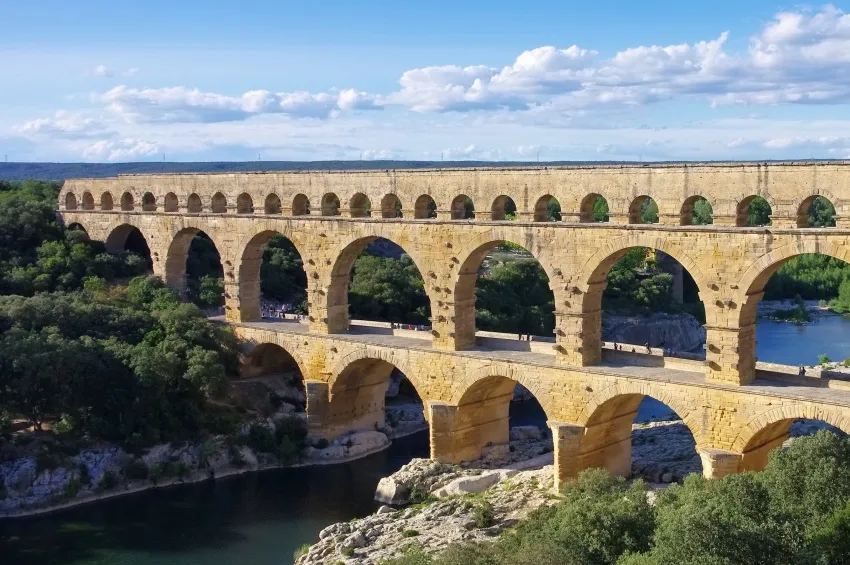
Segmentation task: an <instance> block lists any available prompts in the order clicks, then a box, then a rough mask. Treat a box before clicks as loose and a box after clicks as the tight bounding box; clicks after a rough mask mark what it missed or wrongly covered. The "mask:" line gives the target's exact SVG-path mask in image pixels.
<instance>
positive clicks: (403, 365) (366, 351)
mask: <svg viewBox="0 0 850 565" xmlns="http://www.w3.org/2000/svg"><path fill="white" fill-rule="evenodd" d="M362 360H373V361H384V362H385V363H388V364H390V365H393V366H394V367H395V368H397V369H398V370H399V371H401V372H402V373H404V375H405V376H406V377H407V378H408V380H409V381H410V382H411V383H413V386H414V388H416V390H417V391H418V392H419V393H420V396H422V398H423V399H424V398H425V397H424V395H423V394H422V392H423V391H425V390H426V387H427V382H425V381H423V380H421V379H419V376H418V374H416V373H414V372H413V370H412V368H411V367H410V365H409V364H408V363H407V358H406V356H405V354H404V350H402V349H387V348H385V347H371V346H369V345H365V346H362V347H359V348H357V349H355V350H354V351H352V352H351V353H348V354H347V355H345V356H344V357H342V358H340V359H339V360H337V361H336V362H335V363H334V365H333V369H331V372H330V379H329V380H328V390H329V391H330V393H331V394H333V390H334V387H335V386H336V385H337V381H338V380H339V377H340V375H342V374H343V372H344V371H345V370H346V369H347V368H350V367H351V366H352V365H353V364H354V363H356V362H358V361H362Z"/></svg>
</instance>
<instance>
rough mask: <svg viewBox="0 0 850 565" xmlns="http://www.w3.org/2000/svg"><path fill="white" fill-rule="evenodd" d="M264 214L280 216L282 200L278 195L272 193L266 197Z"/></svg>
mask: <svg viewBox="0 0 850 565" xmlns="http://www.w3.org/2000/svg"><path fill="white" fill-rule="evenodd" d="M263 212H265V213H266V214H280V198H279V197H278V195H277V194H275V193H271V194H269V195H268V196H266V202H265V204H264V206H263Z"/></svg>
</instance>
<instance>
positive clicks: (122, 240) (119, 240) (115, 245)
mask: <svg viewBox="0 0 850 565" xmlns="http://www.w3.org/2000/svg"><path fill="white" fill-rule="evenodd" d="M134 239H135V240H137V241H135V242H134ZM105 243H106V250H107V251H108V252H110V253H121V252H123V251H128V250H131V249H132V248H134V247H135V248H136V249H133V250H134V251H137V252H142V249H139V248H140V247H141V244H144V250H145V251H146V252H147V256H148V259H150V257H151V254H150V243H149V241H148V238H147V237H146V236H145V234H144V233H142V231H141V230H140V229H139V228H138V227H137V226H134V225H132V224H119V225H117V226H115V227H113V228H112V229H111V230H109V233H107V235H106V240H105Z"/></svg>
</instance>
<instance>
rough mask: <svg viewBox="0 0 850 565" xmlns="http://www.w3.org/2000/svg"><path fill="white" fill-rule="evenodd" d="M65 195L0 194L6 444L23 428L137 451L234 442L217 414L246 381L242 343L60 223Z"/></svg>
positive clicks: (18, 186) (142, 266)
mask: <svg viewBox="0 0 850 565" xmlns="http://www.w3.org/2000/svg"><path fill="white" fill-rule="evenodd" d="M58 188H59V186H58V185H57V184H55V183H40V182H32V181H27V182H23V183H8V182H3V183H0V199H2V200H0V444H2V437H3V433H4V432H8V431H9V429H11V426H12V425H13V424H14V422H15V421H17V420H18V419H21V418H23V419H24V421H25V422H26V423H27V424H28V425H31V426H32V427H33V428H34V429H35V430H36V431H38V430H41V429H42V428H43V426H44V424H45V423H46V422H49V423H50V424H51V427H52V429H53V431H54V432H55V433H57V434H59V435H60V436H63V437H66V438H80V439H87V440H110V441H117V442H122V443H124V444H125V445H127V446H130V447H133V446H136V447H138V446H142V445H150V444H153V443H158V442H165V441H173V440H178V439H188V438H191V437H197V436H199V435H202V434H204V433H207V432H210V431H224V429H225V428H228V426H230V427H232V426H233V425H235V422H236V419H237V416H236V415H235V414H231V413H228V411H227V410H224V409H222V408H220V407H218V406H217V405H216V404H214V403H211V402H210V400H211V399H214V398H216V397H218V396H220V395H221V394H222V393H223V392H224V390H225V388H226V385H227V377H228V376H229V375H233V374H235V372H236V369H237V356H236V342H235V338H234V337H233V335H232V333H231V332H230V331H228V330H227V329H225V328H222V327H220V326H215V325H213V324H211V323H210V322H209V321H208V320H207V319H206V317H205V316H204V314H203V313H202V312H201V311H200V310H199V309H198V308H197V307H195V306H193V305H191V304H181V303H180V301H179V299H178V296H177V295H176V294H175V293H174V292H173V291H171V290H169V289H167V288H165V287H164V286H163V284H162V282H161V281H160V280H159V279H156V278H153V277H150V276H149V275H147V274H142V273H146V272H147V271H148V270H149V268H150V267H149V264H148V262H147V260H146V259H145V258H144V257H141V256H139V255H137V254H134V253H130V252H127V253H123V254H121V255H111V254H108V253H106V251H105V249H104V247H103V244H102V243H100V242H95V241H90V240H88V238H87V237H86V236H85V233H83V232H79V231H68V230H66V229H65V228H64V227H62V226H61V225H60V224H59V222H58V221H57V218H56V215H55V210H54V209H55V204H54V201H55V199H56V194H57V192H58Z"/></svg>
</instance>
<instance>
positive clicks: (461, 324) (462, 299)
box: [453, 230, 559, 349]
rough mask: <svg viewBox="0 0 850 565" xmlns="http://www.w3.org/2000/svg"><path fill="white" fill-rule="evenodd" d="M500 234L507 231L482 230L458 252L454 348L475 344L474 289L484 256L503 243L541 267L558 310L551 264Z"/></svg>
mask: <svg viewBox="0 0 850 565" xmlns="http://www.w3.org/2000/svg"><path fill="white" fill-rule="evenodd" d="M503 235H504V236H507V235H509V234H508V233H507V232H501V231H500V230H495V231H493V232H487V233H484V234H482V235H480V236H478V237H477V238H475V239H473V240H472V241H471V242H470V244H469V245H468V246H466V247H465V248H464V249H463V250H462V251H461V252H460V253H458V257H459V258H460V268H459V269H458V271H457V275H456V278H455V282H454V289H453V294H454V304H455V310H454V318H455V330H454V331H455V347H457V348H458V349H470V348H472V347H474V346H475V342H476V341H475V331H476V322H475V314H476V309H475V301H476V300H475V289H476V283H477V281H478V275H479V272H480V270H481V266H482V264H483V263H484V259H485V258H486V257H487V255H488V254H490V253H491V252H492V251H493V250H494V249H496V248H497V247H498V246H499V245H502V244H504V243H511V244H513V245H516V246H518V247H521V248H522V249H523V250H524V251H526V252H527V253H528V254H529V260H533V261H535V262H536V263H538V264H539V265H540V267H542V269H543V272H544V273H545V274H546V277H547V279H548V281H549V283H550V284H549V289H550V290H551V291H552V294H553V299H554V303H555V305H556V306H555V311H556V312H557V310H558V308H557V305H558V304H559V300H558V294H559V293H558V292H557V291H556V289H553V287H552V285H551V281H552V280H554V277H555V270H554V268H553V267H552V266H551V264H550V260H549V258H548V257H546V256H543V255H541V256H538V255H536V254H535V253H534V252H532V251H531V250H529V249H528V248H527V247H525V245H523V244H522V243H520V242H518V241H515V240H514V239H512V238H510V237H500V236H503Z"/></svg>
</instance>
